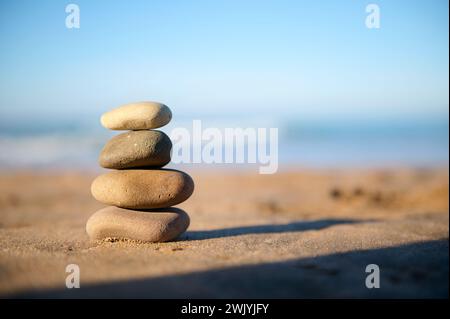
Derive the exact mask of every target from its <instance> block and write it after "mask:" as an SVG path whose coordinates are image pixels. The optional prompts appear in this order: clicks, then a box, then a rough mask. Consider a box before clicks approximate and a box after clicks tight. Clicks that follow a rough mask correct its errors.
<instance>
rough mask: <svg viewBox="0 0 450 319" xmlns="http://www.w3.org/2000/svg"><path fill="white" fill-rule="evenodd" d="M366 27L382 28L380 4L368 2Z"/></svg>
mask: <svg viewBox="0 0 450 319" xmlns="http://www.w3.org/2000/svg"><path fill="white" fill-rule="evenodd" d="M366 13H368V15H367V17H366V27H367V28H368V29H379V28H380V6H379V5H378V4H375V3H371V4H368V5H367V6H366Z"/></svg>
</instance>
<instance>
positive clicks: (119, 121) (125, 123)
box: [100, 102, 172, 131]
mask: <svg viewBox="0 0 450 319" xmlns="http://www.w3.org/2000/svg"><path fill="white" fill-rule="evenodd" d="M171 119H172V112H171V111H170V109H169V108H168V107H167V106H166V105H164V104H161V103H158V102H139V103H131V104H126V105H122V106H120V107H118V108H116V109H114V110H111V111H109V112H106V113H104V114H103V115H102V117H101V119H100V121H101V123H102V125H103V126H104V127H106V128H108V129H110V130H133V131H136V130H148V129H154V128H158V127H161V126H164V125H166V124H167V123H169V122H170V120H171Z"/></svg>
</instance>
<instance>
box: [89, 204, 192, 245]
mask: <svg viewBox="0 0 450 319" xmlns="http://www.w3.org/2000/svg"><path fill="white" fill-rule="evenodd" d="M188 227H189V216H188V214H186V213H185V212H184V211H183V210H181V209H178V208H175V207H169V208H165V209H160V210H158V211H151V212H150V211H136V210H129V209H124V208H119V207H114V206H109V207H106V208H103V209H100V210H99V211H97V212H96V213H94V214H93V215H92V216H91V217H90V218H89V220H88V221H87V223H86V232H87V233H88V235H89V237H90V238H91V239H92V240H101V239H106V238H116V239H131V240H138V241H144V242H164V241H170V240H173V239H175V238H177V237H178V236H179V235H181V234H182V233H184V232H185V231H186V229H187V228H188Z"/></svg>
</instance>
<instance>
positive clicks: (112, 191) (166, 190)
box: [91, 169, 194, 209]
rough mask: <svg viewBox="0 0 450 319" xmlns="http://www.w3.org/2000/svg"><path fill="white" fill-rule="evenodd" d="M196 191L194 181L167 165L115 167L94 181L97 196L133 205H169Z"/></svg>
mask: <svg viewBox="0 0 450 319" xmlns="http://www.w3.org/2000/svg"><path fill="white" fill-rule="evenodd" d="M193 191H194V181H193V180H192V178H191V177H190V176H189V175H188V174H186V173H183V172H180V171H176V170H167V169H148V170H147V169H131V170H119V171H111V172H108V173H106V174H103V175H100V176H98V177H97V178H96V179H95V180H94V181H93V182H92V185H91V192H92V195H93V196H94V197H95V199H96V200H98V201H100V202H102V203H104V204H107V205H112V206H118V207H123V208H131V209H152V208H162V207H169V206H174V205H177V204H180V203H182V202H184V201H185V200H186V199H188V198H189V196H191V195H192V192H193Z"/></svg>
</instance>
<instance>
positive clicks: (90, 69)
mask: <svg viewBox="0 0 450 319" xmlns="http://www.w3.org/2000/svg"><path fill="white" fill-rule="evenodd" d="M372 2H373V3H376V4H378V5H379V7H380V10H381V28H380V29H368V28H366V26H365V19H366V16H367V13H366V12H365V8H366V5H367V4H369V3H370V2H369V1H356V0H346V1H345V0H333V1H331V0H323V1H314V0H310V1H300V0H293V1H279V0H277V1H275V0H272V1H264V0H236V1H233V0H226V1H225V0H222V1H220V0H215V1H209V0H204V1H195V0H194V1H186V0H184V1H181V0H180V1H174V0H171V1H154V0H151V1H112V0H110V1H98V0H97V1H93V0H89V1H72V3H76V4H78V5H79V7H80V26H81V27H80V29H67V28H66V26H65V19H66V15H67V13H66V12H65V6H66V5H67V4H69V3H70V2H69V1H54V0H52V1H0V116H1V117H2V118H3V119H8V118H15V117H17V116H29V117H34V116H36V117H38V116H40V117H42V116H43V117H51V116H55V117H57V116H68V115H69V116H75V117H76V116H78V115H82V114H98V113H101V112H103V111H105V110H107V109H110V108H112V107H115V106H118V105H120V104H122V103H126V102H131V101H140V100H156V101H161V102H164V103H166V104H167V105H169V106H170V107H171V108H172V109H173V110H174V111H175V112H176V113H177V114H183V115H187V116H189V115H199V114H209V115H213V116H214V115H216V116H220V115H224V114H230V115H249V114H263V115H266V116H271V115H272V114H277V115H280V114H282V115H284V116H296V117H304V118H309V117H311V118H314V117H338V116H344V117H345V116H355V117H358V116H361V117H367V116H368V117H370V116H373V115H378V116H386V117H390V116H393V117H423V116H438V117H439V116H445V117H447V116H448V103H449V100H448V94H449V92H448V85H449V83H448V82H449V73H448V72H449V71H448V69H449V64H448V55H449V51H448V47H449V43H448V36H449V35H448V1H445V0H442V1H441V0H430V1H426V0H421V1H412V0H408V1H400V0H392V1H372ZM197 117H198V116H197Z"/></svg>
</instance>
